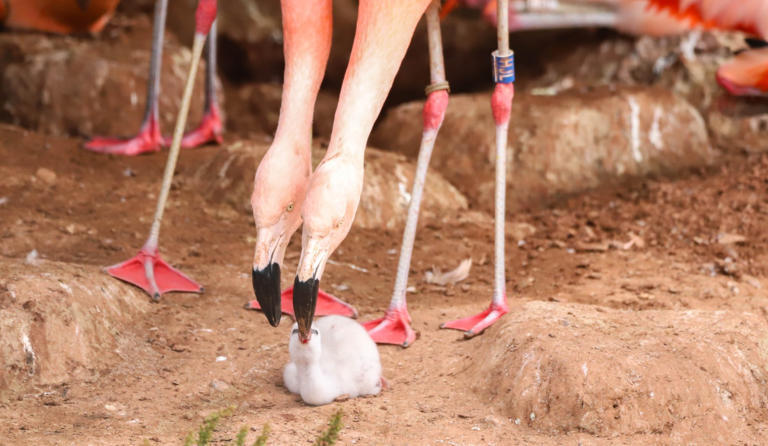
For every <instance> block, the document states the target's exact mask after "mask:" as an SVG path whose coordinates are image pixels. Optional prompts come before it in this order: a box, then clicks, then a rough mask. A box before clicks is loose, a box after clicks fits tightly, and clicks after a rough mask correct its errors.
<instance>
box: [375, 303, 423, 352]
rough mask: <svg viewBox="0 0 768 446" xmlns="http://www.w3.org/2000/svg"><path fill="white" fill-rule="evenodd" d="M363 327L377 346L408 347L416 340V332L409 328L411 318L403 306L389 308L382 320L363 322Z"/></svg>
mask: <svg viewBox="0 0 768 446" xmlns="http://www.w3.org/2000/svg"><path fill="white" fill-rule="evenodd" d="M363 327H365V329H366V331H368V334H369V335H371V339H373V340H374V342H376V343H377V344H394V345H400V346H403V347H408V346H409V345H411V344H413V341H415V340H416V332H415V331H413V328H411V316H410V315H409V314H408V309H406V308H405V306H402V307H395V308H390V309H389V310H387V314H385V315H384V317H383V318H380V319H376V320H372V321H370V322H365V323H363Z"/></svg>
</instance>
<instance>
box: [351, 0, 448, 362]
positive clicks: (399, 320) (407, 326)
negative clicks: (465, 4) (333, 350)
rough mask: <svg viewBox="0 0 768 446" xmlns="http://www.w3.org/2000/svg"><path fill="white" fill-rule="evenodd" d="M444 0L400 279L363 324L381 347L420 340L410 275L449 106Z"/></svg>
mask: <svg viewBox="0 0 768 446" xmlns="http://www.w3.org/2000/svg"><path fill="white" fill-rule="evenodd" d="M439 13H440V0H434V1H433V2H432V3H431V4H430V5H429V7H428V8H427V12H426V14H425V17H426V21H427V37H428V41H429V60H430V65H429V66H430V81H431V84H430V85H429V86H428V87H427V101H426V103H425V104H424V129H423V133H422V136H421V147H420V148H419V157H418V161H417V163H416V175H415V176H414V179H413V190H412V191H411V202H410V203H409V205H408V217H407V219H406V223H405V230H404V231H403V242H402V245H401V248H400V259H399V261H398V264H397V276H396V277H395V286H394V291H393V293H392V300H391V302H390V304H389V309H388V310H387V312H386V314H385V315H384V317H382V318H380V319H376V320H373V321H370V322H366V323H364V324H363V326H364V327H365V329H366V330H368V334H370V335H371V338H372V339H373V340H374V341H376V342H377V343H379V344H395V345H401V346H403V347H408V346H409V345H411V344H412V343H413V342H414V341H415V340H416V333H415V332H414V331H413V329H412V328H411V317H410V315H409V314H408V308H407V305H406V288H407V287H408V272H409V270H410V268H411V255H412V254H413V244H414V241H415V240H416V229H417V226H418V221H419V209H420V206H421V198H422V195H423V192H424V184H425V182H426V180H427V169H428V167H429V160H430V158H431V156H432V149H433V148H434V147H435V140H436V139H437V133H438V131H439V130H440V125H441V124H442V122H443V118H444V117H445V110H446V108H447V106H448V82H446V77H445V66H444V63H443V48H442V37H441V35H440V17H439Z"/></svg>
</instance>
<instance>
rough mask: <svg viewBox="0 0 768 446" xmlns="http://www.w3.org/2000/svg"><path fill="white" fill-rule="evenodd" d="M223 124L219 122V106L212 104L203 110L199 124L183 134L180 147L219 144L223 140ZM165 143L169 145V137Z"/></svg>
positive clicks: (188, 147)
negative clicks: (205, 110) (208, 108)
mask: <svg viewBox="0 0 768 446" xmlns="http://www.w3.org/2000/svg"><path fill="white" fill-rule="evenodd" d="M223 128H224V126H223V125H222V124H221V113H219V108H218V107H216V106H213V107H211V108H210V110H208V111H207V112H205V114H204V115H203V119H202V121H200V125H199V126H198V127H197V128H196V129H195V130H192V131H191V132H189V133H187V134H186V135H184V138H182V140H181V147H182V148H184V149H193V148H195V147H200V146H202V145H205V144H207V143H209V142H210V143H215V144H221V142H222V141H223V139H222V137H221V134H222V132H223ZM165 144H166V145H171V139H170V138H166V140H165Z"/></svg>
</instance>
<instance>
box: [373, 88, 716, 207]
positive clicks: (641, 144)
mask: <svg viewBox="0 0 768 446" xmlns="http://www.w3.org/2000/svg"><path fill="white" fill-rule="evenodd" d="M489 103H490V95H489V94H472V95H454V96H453V97H452V98H451V103H450V105H449V106H448V111H447V114H446V118H445V121H444V123H443V126H442V128H441V130H440V134H439V135H438V138H437V144H436V146H435V152H434V154H433V157H432V162H431V166H432V168H434V169H435V170H437V171H439V172H440V173H441V174H442V175H444V176H445V178H446V179H447V180H448V181H450V182H451V183H452V184H453V185H455V186H456V187H457V188H458V189H459V190H460V191H462V192H463V193H464V194H465V195H466V196H467V198H469V199H470V202H471V203H472V205H473V207H474V206H477V207H479V208H480V209H485V210H488V211H491V210H492V209H493V195H494V194H493V190H494V174H493V172H494V170H493V169H494V168H493V165H494V164H493V162H494V158H495V134H494V124H493V119H492V117H491V108H490V105H489ZM422 106H423V105H422V102H412V103H407V104H403V105H401V106H399V107H396V108H394V109H392V110H390V111H389V112H388V113H387V115H386V116H385V118H384V119H383V121H382V122H381V123H380V125H379V126H378V128H377V129H376V130H375V132H374V134H373V135H372V137H371V143H372V144H373V145H375V146H377V147H383V148H386V149H389V150H394V151H397V152H400V153H403V154H405V155H407V156H409V157H411V158H415V157H416V155H417V152H418V148H419V141H420V139H421V110H422ZM507 152H508V153H507V158H508V160H509V161H508V165H507V174H508V186H507V197H508V200H507V202H508V204H509V205H510V206H513V207H514V206H519V205H521V204H527V203H530V202H533V201H536V200H540V199H541V198H543V197H551V196H557V195H559V194H567V193H573V192H577V191H580V190H583V189H587V188H591V187H596V186H599V185H601V184H603V183H605V182H606V181H616V180H621V179H625V178H630V177H636V176H641V175H647V174H652V173H668V172H674V171H677V170H681V169H686V168H690V167H692V166H701V165H706V164H709V163H711V162H712V161H713V160H714V159H715V158H716V155H717V152H715V151H714V150H712V148H711V147H710V144H709V139H708V135H707V131H706V127H705V124H704V121H703V119H702V118H701V115H699V113H698V112H697V111H696V109H695V108H694V107H692V106H691V105H690V104H689V103H687V102H686V101H684V100H682V99H681V98H680V97H678V96H676V95H674V94H672V93H669V92H668V91H665V90H661V89H640V88H621V89H618V90H609V89H600V90H595V91H592V92H587V93H580V92H577V91H569V92H564V93H561V94H559V95H557V96H535V95H530V94H520V95H518V96H517V97H516V98H515V102H514V104H513V108H512V121H511V125H510V132H509V147H508V149H507Z"/></svg>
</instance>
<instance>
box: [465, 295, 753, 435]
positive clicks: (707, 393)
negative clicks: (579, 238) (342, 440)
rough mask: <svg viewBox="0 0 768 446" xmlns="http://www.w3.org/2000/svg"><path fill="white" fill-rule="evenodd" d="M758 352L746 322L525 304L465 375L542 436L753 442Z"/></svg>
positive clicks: (499, 327) (476, 350)
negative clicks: (647, 436)
mask: <svg viewBox="0 0 768 446" xmlns="http://www.w3.org/2000/svg"><path fill="white" fill-rule="evenodd" d="M713 327H716V328H715V329H713ZM715 346H717V347H715ZM767 347H768V329H767V328H766V326H765V322H764V321H763V320H761V319H760V317H758V316H757V315H754V314H751V313H737V312H727V311H716V312H707V311H641V312H637V311H618V310H609V309H605V308H596V307H590V306H585V305H576V304H562V303H558V304H553V303H545V302H531V303H527V304H525V305H523V307H522V308H520V309H518V310H517V311H514V312H512V313H510V314H508V315H507V316H505V317H504V319H502V320H501V321H500V322H499V323H497V324H496V325H494V326H493V327H492V328H491V329H489V330H488V332H487V333H486V334H485V335H484V336H483V337H482V338H481V339H479V340H478V341H477V344H476V345H475V346H474V347H473V349H472V352H473V353H472V359H473V360H472V361H471V363H472V364H473V366H472V367H471V368H470V369H469V370H468V371H467V373H470V374H473V376H475V377H476V379H475V382H476V383H477V384H476V386H475V389H474V390H475V391H476V392H477V395H478V397H479V398H481V399H482V400H484V401H486V402H487V403H488V404H489V405H491V406H492V407H495V408H496V409H497V410H498V411H500V414H502V415H503V416H505V417H508V418H510V419H513V420H514V419H519V420H521V423H523V424H525V425H527V426H529V427H531V428H533V429H535V430H537V431H539V432H542V433H558V434H562V433H572V432H573V433H575V432H586V433H589V434H590V435H594V436H598V437H603V436H614V435H640V434H652V433H653V434H656V435H661V436H660V437H658V438H659V441H661V442H664V443H667V442H669V443H673V444H698V443H702V444H705V443H759V442H760V441H762V440H759V438H761V434H760V432H759V431H760V428H759V427H757V426H755V425H754V423H753V418H752V415H753V414H755V413H760V412H762V411H763V410H764V408H765V406H766V404H768V388H767V387H766V385H765V383H766V380H768V350H766V348H767ZM533 414H535V415H533Z"/></svg>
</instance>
